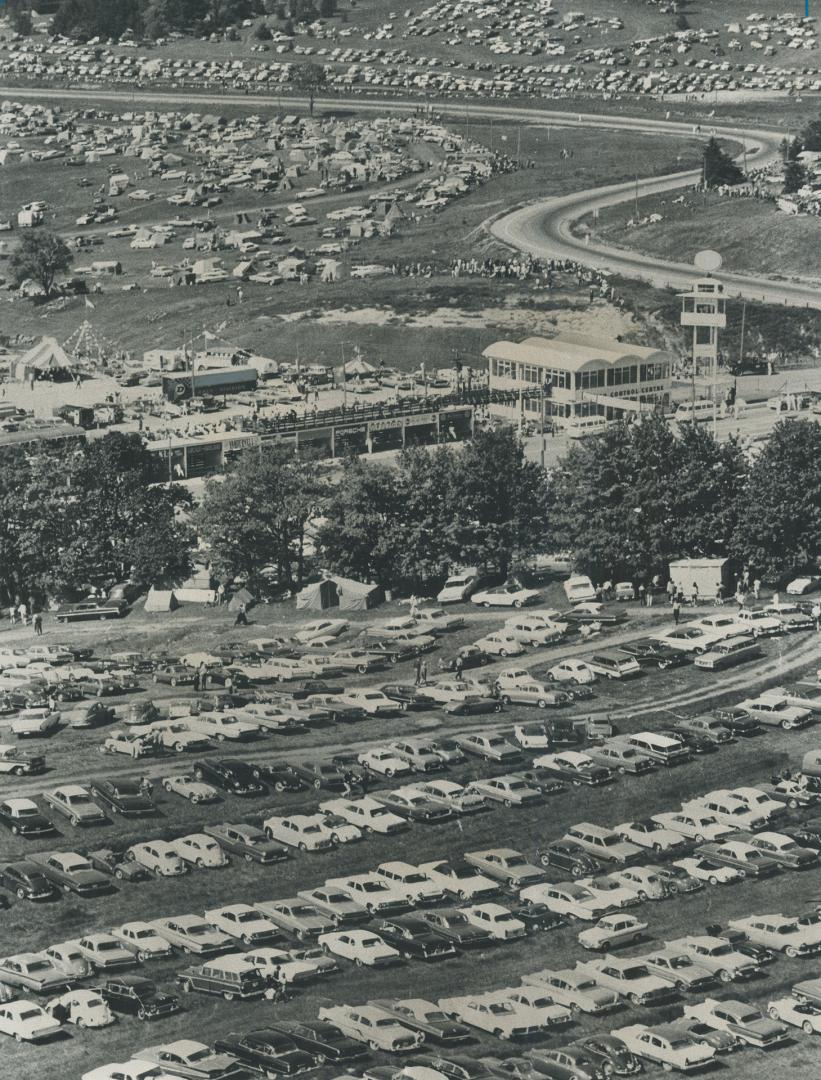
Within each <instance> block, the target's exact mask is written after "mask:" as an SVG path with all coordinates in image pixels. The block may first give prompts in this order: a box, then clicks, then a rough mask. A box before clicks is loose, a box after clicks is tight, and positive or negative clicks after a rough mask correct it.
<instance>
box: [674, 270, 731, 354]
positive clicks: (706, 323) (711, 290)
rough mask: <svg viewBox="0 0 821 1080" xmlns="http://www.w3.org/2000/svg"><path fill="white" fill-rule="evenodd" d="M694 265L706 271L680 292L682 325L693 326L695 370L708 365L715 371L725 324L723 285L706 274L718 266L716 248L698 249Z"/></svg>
mask: <svg viewBox="0 0 821 1080" xmlns="http://www.w3.org/2000/svg"><path fill="white" fill-rule="evenodd" d="M695 265H696V268H697V269H699V270H704V271H706V272H707V274H706V276H705V277H703V278H699V279H698V280H696V281H694V282H693V287H692V289H691V290H690V292H688V293H680V294H679V296H680V298H681V325H682V326H692V328H693V366H694V370H698V368H699V367H702V366H705V365H706V366H708V369H709V370H710V371H711V372H713V373H715V371H716V369H717V366H718V331H719V330H723V329H724V328H725V327H726V325H727V312H726V300H725V298H724V286H723V285H722V284H721V282H719V281H716V280H715V278H712V277H710V276H709V274H710V272H711V271H713V270H718V269H719V268H720V266H721V256H720V255H719V254H718V252H717V251H700V252H699V253H698V255H696V258H695Z"/></svg>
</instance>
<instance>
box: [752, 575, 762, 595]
mask: <svg viewBox="0 0 821 1080" xmlns="http://www.w3.org/2000/svg"><path fill="white" fill-rule="evenodd" d="M760 595H761V578H756V579H755V581H754V582H753V596H754V597H755V598H756V600H757V599H758V598H759V596H760Z"/></svg>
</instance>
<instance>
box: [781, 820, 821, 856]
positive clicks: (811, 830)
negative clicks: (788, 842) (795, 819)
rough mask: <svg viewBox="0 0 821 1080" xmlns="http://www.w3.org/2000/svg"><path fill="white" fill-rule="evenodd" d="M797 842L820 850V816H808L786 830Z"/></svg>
mask: <svg viewBox="0 0 821 1080" xmlns="http://www.w3.org/2000/svg"><path fill="white" fill-rule="evenodd" d="M786 831H787V832H788V833H789V835H790V836H791V837H792V838H793V839H794V840H797V841H798V843H799V844H803V845H805V846H806V847H811V848H815V849H816V851H821V818H809V819H808V820H807V821H802V822H801V824H800V825H793V826H792V827H791V828H789V829H787V830H786Z"/></svg>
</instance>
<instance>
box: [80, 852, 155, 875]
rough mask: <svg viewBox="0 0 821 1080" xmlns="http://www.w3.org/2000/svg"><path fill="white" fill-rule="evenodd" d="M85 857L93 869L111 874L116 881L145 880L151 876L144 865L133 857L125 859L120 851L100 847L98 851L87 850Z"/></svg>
mask: <svg viewBox="0 0 821 1080" xmlns="http://www.w3.org/2000/svg"><path fill="white" fill-rule="evenodd" d="M86 858H87V859H88V861H89V862H90V863H91V865H92V866H93V867H94V869H95V870H101V871H102V872H103V873H104V874H111V876H112V877H115V878H117V880H118V881H147V880H148V878H150V877H151V874H150V873H149V871H148V870H147V869H146V867H144V866H141V865H140V863H138V862H134V860H133V859H126V858H125V854H124V852H122V851H113V850H112V849H111V848H100V849H99V850H98V851H89V852H88V854H87V856H86Z"/></svg>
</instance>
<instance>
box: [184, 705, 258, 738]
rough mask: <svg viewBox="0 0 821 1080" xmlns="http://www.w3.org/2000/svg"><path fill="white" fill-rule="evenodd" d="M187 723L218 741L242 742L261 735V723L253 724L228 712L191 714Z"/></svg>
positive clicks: (191, 728)
mask: <svg viewBox="0 0 821 1080" xmlns="http://www.w3.org/2000/svg"><path fill="white" fill-rule="evenodd" d="M186 723H187V724H188V727H189V728H190V730H191V731H195V732H198V733H199V734H200V735H207V736H208V738H209V739H216V740H217V742H225V741H226V739H230V740H231V741H232V742H240V741H243V740H245V739H251V738H254V737H255V736H256V735H259V732H260V727H259V724H251V723H248V721H246V720H239V719H238V718H237V717H236V716H231V715H230V714H228V713H218V712H204V713H197V714H195V715H194V716H189V717H188V718H187V719H186Z"/></svg>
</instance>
